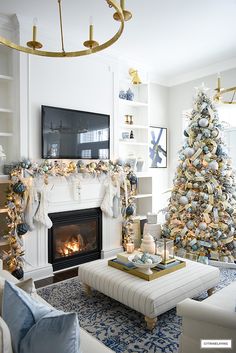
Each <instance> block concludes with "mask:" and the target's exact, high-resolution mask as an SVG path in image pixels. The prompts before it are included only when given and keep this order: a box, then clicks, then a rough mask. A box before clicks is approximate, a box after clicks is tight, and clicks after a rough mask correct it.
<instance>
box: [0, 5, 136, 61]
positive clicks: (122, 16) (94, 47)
mask: <svg viewBox="0 0 236 353" xmlns="http://www.w3.org/2000/svg"><path fill="white" fill-rule="evenodd" d="M57 1H58V10H59V19H60V33H61V51H45V50H40V49H41V48H42V47H43V45H42V44H41V43H40V42H38V41H37V26H36V23H34V25H33V36H32V40H31V41H29V42H27V44H26V45H27V46H21V45H18V44H16V43H14V42H12V41H10V40H8V39H6V38H4V37H1V36H0V43H1V44H3V45H5V46H7V47H10V48H12V49H15V50H18V51H21V52H24V53H27V54H33V55H39V56H46V57H58V58H62V57H63V58H64V57H76V56H83V55H89V54H92V53H97V52H99V51H101V50H104V49H106V48H108V47H109V46H111V45H112V44H113V43H115V42H116V41H117V40H118V39H119V38H120V36H121V34H122V32H123V30H124V24H125V21H129V20H130V19H131V18H132V14H131V12H129V11H128V10H126V9H125V0H120V4H118V2H117V0H105V1H106V2H107V4H108V6H109V7H111V8H113V9H114V10H115V11H116V12H115V13H114V14H113V18H114V19H115V20H116V21H118V22H120V27H119V29H118V31H117V32H116V34H115V35H114V36H113V37H111V38H110V39H109V40H107V41H106V42H104V43H102V44H99V43H98V42H97V41H96V40H94V28H93V24H92V23H90V25H89V39H88V40H86V41H85V42H84V43H83V45H84V46H85V47H86V48H87V49H84V50H78V51H69V52H66V51H65V46H64V34H63V22H62V7H61V2H62V0H57Z"/></svg>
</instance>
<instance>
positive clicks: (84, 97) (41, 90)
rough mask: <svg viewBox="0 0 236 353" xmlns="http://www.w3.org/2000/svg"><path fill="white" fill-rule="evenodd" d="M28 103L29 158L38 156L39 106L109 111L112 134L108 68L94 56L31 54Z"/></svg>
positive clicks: (110, 76) (111, 89)
mask: <svg viewBox="0 0 236 353" xmlns="http://www.w3.org/2000/svg"><path fill="white" fill-rule="evenodd" d="M28 104H29V123H30V127H29V153H30V155H29V157H30V158H32V159H38V158H40V156H41V150H40V149H41V126H40V124H41V110H40V109H41V105H52V106H56V107H64V108H71V109H78V110H85V111H91V112H99V113H104V114H109V115H110V116H111V134H112V131H113V125H112V122H113V71H112V68H111V66H110V65H109V64H107V63H106V62H104V61H103V60H101V59H100V58H98V57H97V56H96V55H93V56H90V57H86V58H73V59H68V58H66V59H61V58H56V59H50V58H41V57H36V56H31V57H30V61H29V102H28ZM111 137H112V139H111V140H112V141H113V136H112V135H111ZM111 152H112V153H113V146H112V145H111Z"/></svg>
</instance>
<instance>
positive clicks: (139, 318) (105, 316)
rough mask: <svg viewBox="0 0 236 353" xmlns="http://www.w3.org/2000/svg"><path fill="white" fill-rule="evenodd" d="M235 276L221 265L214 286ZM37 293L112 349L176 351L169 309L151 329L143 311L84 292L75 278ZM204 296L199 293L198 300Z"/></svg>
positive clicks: (176, 328)
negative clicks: (72, 315)
mask: <svg viewBox="0 0 236 353" xmlns="http://www.w3.org/2000/svg"><path fill="white" fill-rule="evenodd" d="M235 280H236V271H235V270H233V269H221V279H220V282H219V284H218V286H217V288H216V289H217V290H219V289H221V288H223V287H225V286H227V285H228V284H230V283H231V282H232V281H235ZM37 292H38V294H39V295H40V296H41V297H43V298H44V299H45V300H46V301H47V302H49V303H50V304H51V305H53V306H54V307H55V308H57V309H59V310H64V311H73V312H77V313H78V317H79V321H80V325H81V327H83V328H84V329H85V330H86V331H88V332H89V333H91V334H92V335H93V336H95V337H96V338H98V339H99V340H100V341H102V342H103V343H104V344H105V345H106V346H108V347H110V348H111V349H112V350H114V351H115V352H116V353H177V351H178V338H179V335H180V333H181V318H180V317H178V316H177V315H176V310H175V309H172V310H169V311H168V312H166V313H165V314H163V315H161V316H159V317H158V325H157V326H156V328H155V329H154V330H153V331H151V332H150V331H149V330H147V329H146V327H145V322H144V318H143V315H141V314H139V313H138V312H136V311H134V310H132V309H130V308H128V307H126V306H125V305H122V304H120V303H119V302H117V301H115V300H113V299H110V298H108V297H106V296H105V295H103V294H101V293H99V292H97V291H95V290H94V291H93V293H92V296H90V297H89V296H88V295H87V294H86V293H85V292H84V289H83V286H82V285H81V283H80V282H79V279H78V278H72V279H69V280H66V281H63V282H60V283H57V284H54V285H50V286H48V287H45V288H41V289H39V290H38V291H37ZM206 297H207V293H206V292H204V293H202V294H201V295H200V296H199V297H198V298H195V299H198V300H202V299H204V298H206Z"/></svg>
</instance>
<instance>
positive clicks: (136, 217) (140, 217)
mask: <svg viewBox="0 0 236 353" xmlns="http://www.w3.org/2000/svg"><path fill="white" fill-rule="evenodd" d="M146 218H147V216H146V215H139V214H137V215H136V216H135V217H134V219H139V220H140V221H142V220H144V219H146Z"/></svg>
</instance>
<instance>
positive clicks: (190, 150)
mask: <svg viewBox="0 0 236 353" xmlns="http://www.w3.org/2000/svg"><path fill="white" fill-rule="evenodd" d="M194 152H195V151H194V149H193V148H191V147H187V148H185V150H184V152H183V153H184V155H185V156H186V157H188V158H189V157H192V155H193V154H194Z"/></svg>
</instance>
